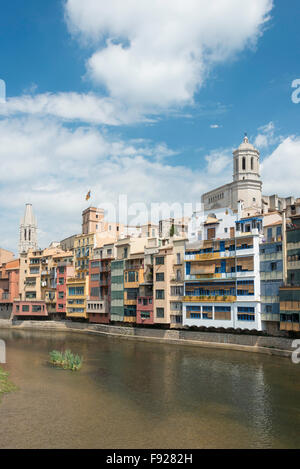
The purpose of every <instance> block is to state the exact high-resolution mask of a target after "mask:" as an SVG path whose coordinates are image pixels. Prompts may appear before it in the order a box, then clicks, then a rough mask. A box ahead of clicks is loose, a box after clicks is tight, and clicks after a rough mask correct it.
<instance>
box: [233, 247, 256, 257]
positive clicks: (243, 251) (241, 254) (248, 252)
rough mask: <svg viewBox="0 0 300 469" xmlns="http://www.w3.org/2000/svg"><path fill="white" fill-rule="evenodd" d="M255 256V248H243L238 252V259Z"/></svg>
mask: <svg viewBox="0 0 300 469" xmlns="http://www.w3.org/2000/svg"><path fill="white" fill-rule="evenodd" d="M244 256H254V248H253V246H252V247H249V248H241V249H237V250H236V257H244Z"/></svg>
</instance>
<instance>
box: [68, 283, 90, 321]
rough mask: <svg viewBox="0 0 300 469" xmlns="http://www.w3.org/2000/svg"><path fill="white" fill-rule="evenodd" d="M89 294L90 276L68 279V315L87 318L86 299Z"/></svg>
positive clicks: (74, 317)
mask: <svg viewBox="0 0 300 469" xmlns="http://www.w3.org/2000/svg"><path fill="white" fill-rule="evenodd" d="M88 294H89V276H88V275H87V276H86V277H85V278H76V277H75V278H68V279H67V295H66V301H67V308H66V316H67V317H68V318H72V319H87V318H88V316H87V313H86V301H87V298H88Z"/></svg>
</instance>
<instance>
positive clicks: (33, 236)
mask: <svg viewBox="0 0 300 469" xmlns="http://www.w3.org/2000/svg"><path fill="white" fill-rule="evenodd" d="M29 249H36V250H37V249H38V243H37V221H36V218H35V216H34V215H33V210H32V205H31V204H26V208H25V214H24V217H23V218H22V219H21V223H20V242H19V254H21V253H22V252H28V250H29Z"/></svg>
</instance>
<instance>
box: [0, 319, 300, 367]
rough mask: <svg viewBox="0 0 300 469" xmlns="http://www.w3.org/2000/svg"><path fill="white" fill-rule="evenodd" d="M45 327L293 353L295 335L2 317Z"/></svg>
mask: <svg viewBox="0 0 300 469" xmlns="http://www.w3.org/2000/svg"><path fill="white" fill-rule="evenodd" d="M1 328H9V329H15V330H22V329H28V330H30V329H31V330H42V331H43V330H44V331H57V332H59V331H62V332H73V333H85V334H95V335H108V336H112V337H116V338H120V339H126V340H139V341H144V342H160V343H166V344H172V345H185V346H195V347H205V348H218V349H227V350H236V351H239V352H252V353H263V354H266V355H276V356H281V357H288V358H289V357H290V356H291V354H292V352H293V348H292V342H293V340H292V339H288V338H284V337H261V336H255V335H238V334H225V333H218V332H194V331H188V330H162V329H149V328H147V329H146V328H145V329H143V328H134V327H120V326H112V325H104V324H86V323H75V322H71V321H59V322H58V321H57V322H56V321H16V322H12V321H10V320H5V319H3V320H0V329H1Z"/></svg>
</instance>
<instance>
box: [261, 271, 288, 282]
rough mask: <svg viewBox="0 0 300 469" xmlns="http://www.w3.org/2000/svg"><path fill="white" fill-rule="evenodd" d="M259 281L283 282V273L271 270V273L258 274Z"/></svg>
mask: <svg viewBox="0 0 300 469" xmlns="http://www.w3.org/2000/svg"><path fill="white" fill-rule="evenodd" d="M260 280H262V281H267V280H282V281H283V272H282V271H277V270H273V271H272V272H260Z"/></svg>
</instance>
